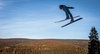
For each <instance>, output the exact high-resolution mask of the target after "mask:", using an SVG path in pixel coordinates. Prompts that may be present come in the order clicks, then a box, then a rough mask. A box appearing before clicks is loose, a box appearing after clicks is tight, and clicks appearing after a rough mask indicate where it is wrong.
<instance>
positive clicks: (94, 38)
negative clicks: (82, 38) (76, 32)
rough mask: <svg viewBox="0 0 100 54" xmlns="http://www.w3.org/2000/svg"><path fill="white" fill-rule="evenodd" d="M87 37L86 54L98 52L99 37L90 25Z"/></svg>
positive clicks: (97, 53) (96, 53)
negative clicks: (88, 39)
mask: <svg viewBox="0 0 100 54" xmlns="http://www.w3.org/2000/svg"><path fill="white" fill-rule="evenodd" d="M89 38H90V41H89V45H88V54H99V37H98V33H97V31H96V29H95V27H92V29H91V32H90V36H89Z"/></svg>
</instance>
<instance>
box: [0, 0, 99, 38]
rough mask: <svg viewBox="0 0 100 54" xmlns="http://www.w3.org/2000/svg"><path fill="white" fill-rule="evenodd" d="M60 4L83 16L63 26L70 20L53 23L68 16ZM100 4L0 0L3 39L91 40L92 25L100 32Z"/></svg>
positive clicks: (80, 0) (93, 0)
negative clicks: (60, 7)
mask: <svg viewBox="0 0 100 54" xmlns="http://www.w3.org/2000/svg"><path fill="white" fill-rule="evenodd" d="M61 4H62V5H67V6H71V7H74V8H75V9H72V10H70V11H71V13H72V14H73V16H77V15H80V16H81V17H82V18H83V19H82V20H80V21H77V22H75V23H73V24H70V25H68V26H66V27H64V28H61V26H62V25H64V24H67V23H68V22H70V20H68V21H65V22H61V23H54V22H56V21H59V20H62V19H65V17H66V16H65V13H64V11H63V10H60V9H59V5H61ZM99 5H100V0H0V38H29V39H89V38H88V36H89V33H90V30H91V27H93V26H95V27H96V29H97V31H98V33H100V26H99V25H100V24H99V23H100V18H99V17H100V15H99V14H100V6H99ZM98 35H99V36H100V34H98Z"/></svg>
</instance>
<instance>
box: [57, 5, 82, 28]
mask: <svg viewBox="0 0 100 54" xmlns="http://www.w3.org/2000/svg"><path fill="white" fill-rule="evenodd" d="M59 8H60V9H61V10H63V11H64V12H65V14H66V18H65V19H64V20H60V21H57V22H62V21H65V20H68V19H71V21H70V23H68V24H65V25H64V26H62V27H65V26H67V25H69V24H71V23H73V22H76V21H78V20H80V19H82V18H79V19H76V20H74V18H76V17H80V16H76V17H73V15H72V13H71V12H70V10H69V9H74V7H68V6H65V5H60V6H59ZM57 22H56V23H57Z"/></svg>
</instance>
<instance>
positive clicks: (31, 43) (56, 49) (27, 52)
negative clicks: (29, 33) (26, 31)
mask: <svg viewBox="0 0 100 54" xmlns="http://www.w3.org/2000/svg"><path fill="white" fill-rule="evenodd" d="M9 40H10V41H11V40H14V39H9ZM15 40H16V39H15ZM18 40H19V39H17V41H18ZM0 41H1V40H0ZM10 41H8V43H10V45H9V44H8V46H7V45H5V46H3V47H1V48H0V52H1V53H0V54H87V48H86V47H84V46H81V45H82V44H84V40H81V41H80V40H63V39H49V40H46V39H45V40H30V39H24V40H22V39H21V40H20V41H22V42H20V41H18V43H17V44H13V43H14V42H13V41H11V42H12V43H11V42H10ZM17 41H15V42H17ZM86 43H87V41H86ZM11 44H13V45H11ZM0 45H1V44H0Z"/></svg>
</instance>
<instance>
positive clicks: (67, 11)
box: [59, 5, 74, 22]
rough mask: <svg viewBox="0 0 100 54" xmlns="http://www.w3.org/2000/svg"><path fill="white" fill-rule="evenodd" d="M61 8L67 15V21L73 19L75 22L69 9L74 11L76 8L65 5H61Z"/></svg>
mask: <svg viewBox="0 0 100 54" xmlns="http://www.w3.org/2000/svg"><path fill="white" fill-rule="evenodd" d="M59 8H60V9H62V10H63V11H64V12H65V13H66V19H65V20H67V19H71V22H73V16H72V14H71V12H70V10H69V9H74V7H67V6H65V5H60V6H59Z"/></svg>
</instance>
